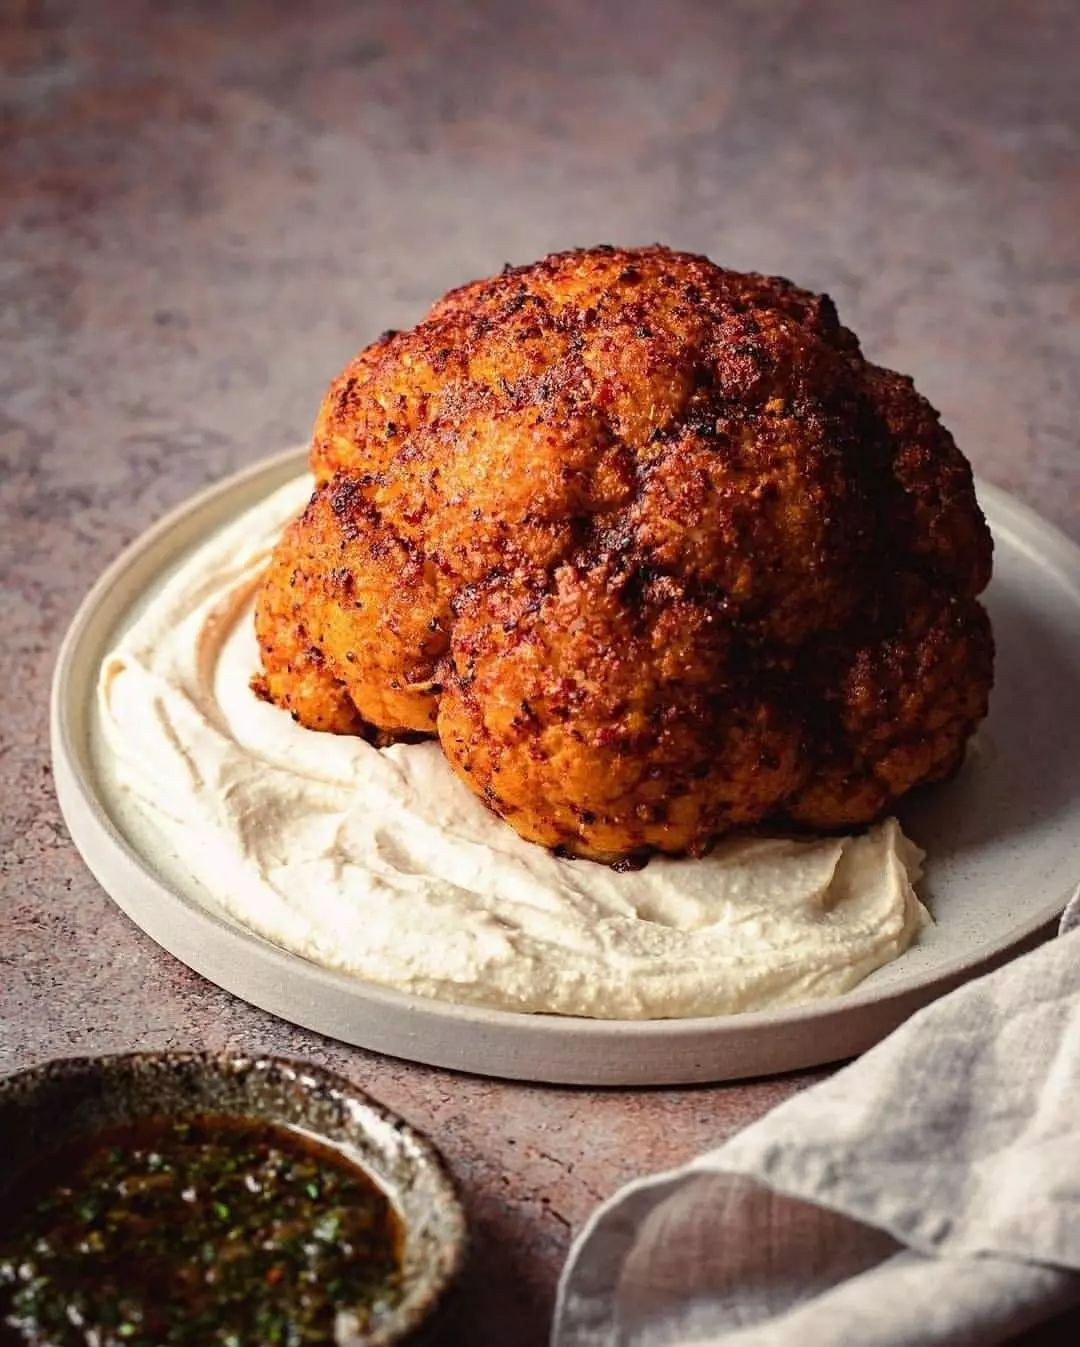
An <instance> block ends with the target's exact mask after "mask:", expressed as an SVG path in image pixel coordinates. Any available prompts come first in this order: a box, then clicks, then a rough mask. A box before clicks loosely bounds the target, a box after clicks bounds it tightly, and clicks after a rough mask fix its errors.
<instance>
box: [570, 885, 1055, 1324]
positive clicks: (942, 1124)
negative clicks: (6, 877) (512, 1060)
mask: <svg viewBox="0 0 1080 1347" xmlns="http://www.w3.org/2000/svg"><path fill="white" fill-rule="evenodd" d="M1074 1303H1080V890H1078V891H1077V893H1076V894H1074V895H1073V898H1072V900H1071V902H1070V903H1069V905H1068V907H1067V908H1066V911H1065V915H1064V916H1063V918H1062V922H1061V933H1060V935H1059V936H1058V938H1057V939H1056V940H1053V941H1050V942H1049V943H1047V944H1045V945H1043V946H1041V947H1040V948H1038V949H1036V950H1035V951H1034V952H1032V953H1030V954H1027V955H1025V956H1024V957H1023V958H1020V959H1018V960H1016V961H1015V962H1014V963H1012V964H1010V965H1008V966H1007V967H1005V968H1001V969H999V970H998V971H996V972H993V973H990V974H987V975H986V976H984V977H982V978H979V979H978V980H976V981H974V982H971V983H968V984H967V985H966V986H964V987H961V988H960V989H959V990H957V991H954V992H952V993H951V994H950V995H948V996H946V997H944V998H943V999H941V1000H940V1001H937V1002H935V1003H934V1004H932V1005H930V1006H928V1007H926V1008H925V1009H924V1010H922V1011H920V1012H919V1013H918V1014H916V1015H914V1016H913V1017H912V1018H911V1019H910V1020H908V1021H907V1023H905V1024H904V1025H903V1026H902V1027H901V1028H899V1029H897V1030H896V1031H895V1032H894V1033H893V1034H892V1035H890V1036H889V1037H888V1038H887V1039H885V1040H884V1041H883V1042H881V1043H879V1044H878V1045H877V1046H876V1047H875V1048H873V1049H872V1050H871V1051H869V1052H867V1053H866V1054H864V1056H863V1057H861V1058H860V1059H859V1060H858V1061H856V1062H854V1063H852V1064H851V1065H849V1066H847V1067H845V1068H844V1069H843V1070H841V1071H839V1072H837V1074H836V1075H834V1076H832V1077H830V1078H829V1079H828V1080H826V1081H824V1082H822V1083H821V1084H820V1085H817V1086H814V1087H812V1088H810V1089H808V1090H806V1091H804V1092H803V1093H802V1094H798V1095H795V1096H794V1097H793V1098H791V1099H789V1100H787V1101H786V1102H785V1103H784V1104H782V1105H780V1106H779V1107H778V1108H776V1109H774V1110H773V1111H772V1112H771V1113H769V1114H767V1115H766V1116H765V1117H764V1118H762V1119H760V1121H758V1122H757V1123H755V1124H753V1125H752V1126H750V1127H748V1128H747V1129H746V1130H745V1131H743V1132H740V1133H738V1134H737V1135H735V1136H734V1137H732V1138H731V1139H730V1140H729V1141H727V1142H726V1143H725V1144H724V1145H723V1146H721V1147H720V1148H719V1149H718V1150H715V1151H711V1152H709V1153H708V1154H706V1155H702V1156H700V1157H699V1158H698V1159H696V1160H694V1161H692V1162H691V1163H690V1164H688V1165H685V1166H683V1167H682V1168H680V1169H676V1170H672V1171H670V1172H669V1173H666V1174H659V1175H656V1176H653V1177H650V1178H645V1179H641V1180H638V1181H637V1182H634V1183H631V1184H629V1185H628V1186H627V1187H625V1188H623V1189H622V1190H621V1191H620V1192H619V1193H617V1194H616V1195H615V1197H613V1198H612V1199H610V1200H609V1201H608V1202H606V1203H605V1204H604V1205H603V1206H601V1207H600V1208H599V1209H598V1210H597V1211H596V1212H595V1213H594V1214H593V1216H592V1217H591V1219H590V1220H589V1222H588V1224H587V1225H586V1227H585V1229H584V1231H583V1232H582V1233H581V1235H580V1236H579V1238H578V1239H577V1240H576V1242H575V1244H574V1247H573V1248H572V1250H571V1252H570V1258H569V1261H568V1263H567V1266H566V1268H565V1270H564V1272H563V1276H562V1280H561V1283H560V1287H559V1298H558V1304H557V1307H556V1315H555V1324H554V1329H553V1333H552V1344H553V1347H709V1345H710V1344H716V1347H792V1345H794V1347H816V1344H829V1345H830V1347H833V1345H839V1347H861V1344H867V1345H868V1347H869V1344H873V1347H909V1344H910V1347H916V1345H917V1347H939V1345H940V1347H961V1345H963V1347H970V1344H974V1343H978V1344H980V1347H988V1345H989V1344H994V1343H999V1342H1004V1341H1006V1340H1007V1339H1008V1338H1010V1337H1013V1336H1014V1335H1015V1334H1017V1333H1020V1332H1022V1331H1023V1330H1024V1329H1025V1328H1027V1327H1030V1326H1031V1325H1032V1324H1033V1323H1037V1322H1038V1321H1040V1320H1042V1319H1045V1318H1048V1317H1049V1316H1050V1315H1052V1314H1055V1313H1057V1312H1059V1311H1060V1310H1063V1309H1065V1308H1067V1307H1068V1306H1070V1305H1072V1304H1074Z"/></svg>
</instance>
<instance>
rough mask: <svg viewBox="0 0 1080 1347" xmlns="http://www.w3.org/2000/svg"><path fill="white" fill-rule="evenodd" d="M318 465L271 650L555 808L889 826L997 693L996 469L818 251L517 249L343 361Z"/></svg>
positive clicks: (657, 836)
mask: <svg viewBox="0 0 1080 1347" xmlns="http://www.w3.org/2000/svg"><path fill="white" fill-rule="evenodd" d="M311 466H312V469H313V471H314V473H315V478H316V481H317V483H318V487H317V490H316V493H315V495H314V496H313V497H312V499H311V501H310V503H309V504H308V507H307V509H306V510H305V511H304V512H303V514H302V515H301V516H300V518H299V519H297V520H296V521H295V522H293V523H292V524H290V526H289V527H288V528H287V529H286V530H285V532H284V536H283V537H282V539H281V541H280V543H279V544H278V546H277V548H276V549H275V552H274V559H273V562H272V563H271V565H270V567H269V570H268V572H267V576H266V579H265V582H264V584H263V586H262V588H261V590H260V592H259V595H258V598H257V602H256V609H255V612H256V617H255V626H256V631H257V632H258V635H259V643H260V646H261V651H262V661H263V666H264V669H265V673H262V674H260V675H259V676H258V679H257V681H256V683H255V684H254V686H256V687H257V688H258V690H259V692H260V694H261V695H264V696H266V697H268V698H269V699H270V700H271V701H273V702H275V703H276V704H277V705H278V706H280V707H282V708H283V709H287V710H288V711H289V712H290V713H291V714H292V716H293V717H294V719H296V720H297V721H299V722H300V724H302V725H305V726H307V727H308V728H310V729H314V730H320V731H321V730H327V729H331V730H336V731H338V732H341V733H345V734H356V733H361V732H363V731H364V730H365V729H366V730H367V732H368V733H370V734H372V735H374V736H376V737H380V738H384V739H387V740H392V739H393V738H396V737H402V736H411V735H414V734H431V733H432V732H437V734H438V738H439V742H440V743H441V745H442V748H443V751H444V752H445V754H446V757H447V759H448V760H449V762H450V765H451V766H452V767H453V769H454V770H455V771H456V772H457V773H458V775H459V776H460V778H461V780H462V781H463V782H464V783H465V784H466V785H467V786H469V787H470V789H471V790H473V791H474V792H475V793H476V794H477V795H478V796H479V797H480V798H481V799H482V800H483V801H484V803H485V804H486V805H488V807H489V808H490V809H492V810H493V811H494V812H495V813H496V814H498V815H500V816H501V817H502V818H503V819H505V820H506V821H507V822H508V823H509V824H510V825H511V826H512V827H513V828H515V829H516V830H517V831H518V832H519V833H520V834H521V835H522V837H525V838H526V839H528V840H529V841H531V842H539V843H541V844H543V845H544V846H548V847H557V848H559V849H561V850H562V851H563V852H565V853H567V854H570V855H576V856H589V857H592V858H593V859H594V860H599V861H606V862H626V861H632V862H633V861H638V860H640V859H643V858H645V857H647V856H648V855H649V853H650V852H652V851H665V852H669V853H674V854H679V853H683V852H689V853H690V854H691V855H700V854H701V853H702V852H704V851H705V850H706V849H707V848H708V846H709V845H710V844H711V843H712V842H713V841H714V840H715V839H717V838H718V837H720V836H721V835H723V834H724V833H726V832H728V831H730V830H731V829H732V828H738V827H747V826H752V825H755V824H761V823H771V824H777V825H779V826H785V825H790V822H791V821H792V820H797V821H798V823H799V824H804V825H806V826H807V827H810V828H846V827H857V826H861V825H864V824H867V823H870V822H872V821H873V820H874V819H875V818H876V817H878V816H880V815H882V814H884V813H885V812H886V811H887V810H888V809H889V808H891V806H892V805H893V803H894V802H895V801H896V799H897V798H898V797H899V796H901V795H903V794H905V793H906V792H907V791H909V790H911V789H912V788H913V787H915V786H917V785H922V784H925V783H927V782H932V781H938V780H940V779H941V778H942V777H943V776H945V775H947V774H948V773H949V772H951V771H952V770H953V769H954V767H955V766H956V763H957V762H958V760H959V759H960V757H961V755H962V754H963V750H964V744H965V743H966V741H967V739H968V737H969V735H970V734H971V732H972V730H973V729H974V727H975V724H976V723H977V721H978V720H980V719H981V718H982V717H983V716H984V715H985V714H986V707H987V692H988V690H989V686H990V681H991V668H992V650H991V647H992V641H991V639H990V635H989V628H988V623H987V619H986V615H985V613H984V612H983V610H982V609H981V608H980V606H979V604H978V603H977V602H976V600H975V596H976V595H977V594H978V593H979V592H981V590H982V589H983V588H984V587H985V585H986V583H987V580H988V579H989V576H990V554H991V541H990V534H989V531H988V529H987V527H986V523H985V521H984V519H983V517H982V513H981V512H980V510H979V507H978V506H977V504H976V503H975V494H974V490H973V487H972V479H971V469H970V467H969V465H968V463H967V461H966V460H965V459H964V457H963V455H962V454H961V453H960V452H959V451H958V449H957V447H956V445H955V443H954V442H953V439H952V437H951V435H950V434H949V432H948V430H947V429H946V428H945V427H944V426H942V425H941V423H940V421H939V419H938V416H937V414H936V412H935V411H934V409H933V408H932V407H931V406H930V404H929V403H928V402H927V401H926V400H925V398H923V397H922V396H921V395H920V394H919V393H918V392H916V390H915V388H914V386H913V384H912V382H911V380H910V378H908V377H906V376H904V375H901V374H896V373H894V372H893V371H891V370H886V369H882V368H880V367H879V366H876V365H874V364H871V363H870V362H868V361H867V360H866V358H865V356H863V354H862V353H861V352H860V350H859V346H858V339H857V338H856V336H855V334H854V333H852V332H851V331H850V330H849V329H848V328H846V327H843V326H842V325H841V324H840V323H839V322H838V320H837V315H836V310H835V308H834V306H833V304H832V303H831V301H830V300H829V299H828V298H827V297H826V296H822V295H816V294H811V293H809V292H808V291H806V290H802V289H799V288H798V287H797V286H795V285H793V284H792V283H791V282H790V281H787V280H783V279H781V278H778V277H770V276H761V275H758V274H754V273H750V274H748V273H745V272H739V271H730V270H725V269H724V268H723V267H720V266H717V265H716V264H715V263H713V262H710V261H709V259H708V258H706V257H702V256H696V255H693V254H690V253H685V252H676V251H674V250H672V249H670V248H665V247H662V246H657V245H651V246H648V247H644V248H613V247H611V246H610V245H602V246H600V247H594V248H587V249H572V250H570V251H567V252H561V253H553V254H551V255H550V256H548V257H546V258H544V259H543V260H541V261H537V262H535V263H531V264H528V265H524V266H520V267H510V268H506V269H504V270H503V271H502V272H500V273H499V274H498V275H496V276H492V277H490V278H487V279H484V280H477V281H474V282H473V283H471V284H468V285H465V286H462V287H461V288H460V289H457V290H453V291H451V292H450V294H448V295H446V296H445V297H444V298H442V299H440V300H439V301H438V302H437V303H436V304H435V306H434V307H433V308H432V310H431V312H430V313H429V314H428V316H427V317H426V318H425V319H424V321H423V322H421V323H419V324H418V325H417V326H416V327H413V328H410V329H408V330H407V331H404V332H387V333H384V334H383V336H382V337H380V338H379V339H378V340H377V341H375V342H374V343H372V344H371V345H370V346H367V347H365V348H364V350H362V351H361V352H360V354H359V355H358V356H357V357H356V358H355V359H354V360H352V361H351V362H350V363H349V364H348V365H346V367H345V369H344V370H343V371H342V373H341V374H340V375H338V377H337V378H335V379H334V381H333V382H332V383H331V385H330V388H329V390H328V392H327V394H326V397H325V398H324V400H323V404H322V408H321V411H320V413H319V417H318V419H317V421H316V426H315V433H314V436H313V439H312V444H311ZM350 703H351V705H350ZM353 708H355V710H354V709H353ZM358 719H359V720H360V724H358V723H357V721H358ZM552 1008H553V1009H554V1008H557V1007H552Z"/></svg>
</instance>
